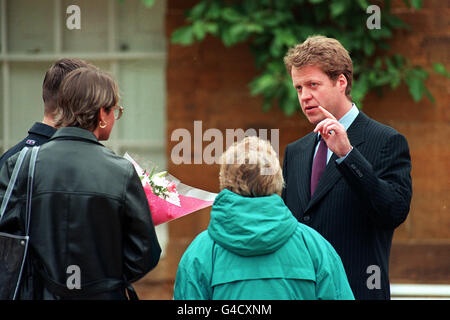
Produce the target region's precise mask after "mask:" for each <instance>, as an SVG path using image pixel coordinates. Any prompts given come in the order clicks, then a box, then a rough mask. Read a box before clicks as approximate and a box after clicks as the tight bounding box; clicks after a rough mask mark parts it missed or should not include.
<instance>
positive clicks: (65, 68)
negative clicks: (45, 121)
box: [42, 58, 92, 115]
mask: <svg viewBox="0 0 450 320" xmlns="http://www.w3.org/2000/svg"><path fill="white" fill-rule="evenodd" d="M88 66H92V65H90V64H88V63H87V62H85V61H83V60H81V59H68V58H64V59H60V60H58V61H56V62H55V63H54V64H53V65H52V66H51V67H50V69H49V70H48V71H47V72H46V74H45V77H44V82H43V83H42V99H43V100H44V105H45V109H44V113H45V114H48V115H50V114H54V113H55V110H56V98H57V95H58V90H59V86H60V85H61V82H62V81H63V79H64V77H65V76H66V75H67V74H69V73H70V72H71V71H73V70H75V69H78V68H85V67H88Z"/></svg>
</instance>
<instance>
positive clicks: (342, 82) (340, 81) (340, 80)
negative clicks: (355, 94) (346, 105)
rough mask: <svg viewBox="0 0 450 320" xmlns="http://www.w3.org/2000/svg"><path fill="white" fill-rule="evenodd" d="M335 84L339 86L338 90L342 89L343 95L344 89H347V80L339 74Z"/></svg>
mask: <svg viewBox="0 0 450 320" xmlns="http://www.w3.org/2000/svg"><path fill="white" fill-rule="evenodd" d="M336 84H337V85H338V86H339V88H341V89H342V91H343V92H344V93H345V89H346V88H347V84H348V82H347V78H346V77H345V76H344V75H343V74H342V73H341V74H340V75H339V77H338V78H337V81H336Z"/></svg>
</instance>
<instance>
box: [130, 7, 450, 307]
mask: <svg viewBox="0 0 450 320" xmlns="http://www.w3.org/2000/svg"><path fill="white" fill-rule="evenodd" d="M193 3H196V1H181V0H170V1H168V10H167V16H166V32H167V36H168V37H169V35H170V34H171V32H172V31H173V30H175V29H176V28H177V27H179V26H181V25H183V24H184V11H185V9H186V8H189V7H191V5H192V4H193ZM392 4H393V8H394V12H395V13H396V14H397V15H398V16H400V17H401V18H402V19H404V20H405V21H406V22H407V23H409V24H410V25H411V26H412V31H410V32H403V31H402V32H399V33H398V34H397V35H396V38H395V39H396V40H395V41H393V42H392V46H393V50H395V51H396V52H401V53H402V54H404V55H405V56H407V57H409V58H410V59H411V60H412V62H413V63H417V64H421V65H422V66H425V67H427V68H428V69H431V63H432V62H435V61H439V62H442V63H444V64H445V65H446V67H447V69H450V63H449V61H450V59H449V58H450V28H449V20H448V19H447V18H446V17H448V16H450V1H448V0H444V1H441V0H427V1H424V4H423V8H422V10H420V11H419V12H416V11H413V10H410V9H407V8H406V7H405V6H404V5H403V2H402V1H400V0H395V1H392ZM255 74H256V70H255V68H254V66H253V59H252V55H251V53H250V52H249V50H248V47H247V45H245V44H242V45H238V46H236V47H233V48H225V47H224V46H223V45H222V44H221V42H220V41H219V40H217V39H215V38H207V40H206V41H204V42H203V43H201V44H195V45H193V46H190V47H182V46H178V45H172V44H169V46H168V63H167V74H166V76H167V90H168V91H167V114H168V116H167V137H168V142H167V143H168V155H167V156H168V159H169V171H170V172H171V173H172V174H173V175H175V176H176V177H178V178H180V179H181V180H183V181H184V182H185V183H187V184H189V185H192V186H196V187H200V188H204V189H206V190H209V191H212V192H218V191H219V185H218V169H219V167H218V165H205V164H203V165H200V164H183V165H174V164H173V163H171V162H170V152H171V150H172V147H173V146H174V145H176V144H177V143H178V142H177V141H170V137H171V134H172V132H173V130H175V129H177V128H186V129H188V130H190V131H191V134H192V136H193V128H194V121H195V120H201V121H202V129H203V132H204V131H205V130H207V129H209V128H217V129H220V130H221V131H222V132H225V129H227V128H229V129H234V128H242V129H244V130H246V129H248V128H254V129H260V128H265V129H271V128H274V129H275V128H277V129H280V140H279V141H280V143H279V150H280V161H282V156H283V152H284V148H285V146H286V145H287V144H288V143H290V142H292V141H294V140H296V139H298V138H299V137H301V136H303V135H305V134H307V133H308V132H310V131H311V130H312V129H313V127H312V125H311V124H309V122H307V121H306V120H305V118H304V117H303V115H301V114H296V115H294V116H292V117H287V116H285V115H284V114H283V113H282V112H281V111H279V110H278V109H273V110H270V111H269V112H267V113H263V112H262V111H261V98H258V97H251V96H250V94H249V91H248V83H249V81H250V80H251V79H252V78H253V77H254V76H255ZM427 84H428V87H429V88H430V91H431V93H432V94H433V95H434V97H435V99H436V104H435V105H432V104H431V103H430V102H429V101H428V100H425V99H423V100H422V101H421V102H420V103H414V102H413V100H412V99H411V98H410V96H409V94H408V89H407V88H406V87H400V88H399V89H398V90H396V91H395V92H386V93H385V94H384V96H383V97H378V96H376V95H369V96H368V97H367V99H366V100H365V101H364V112H365V113H366V114H368V115H369V116H370V117H372V118H374V119H376V120H378V121H380V122H382V123H385V124H387V125H390V126H392V127H393V128H395V129H397V130H398V131H399V132H401V133H402V134H404V135H405V136H406V138H407V139H408V142H409V146H410V150H411V157H412V166H413V169H412V179H413V199H412V203H411V211H410V214H409V217H408V219H407V220H406V222H405V223H404V224H403V225H401V226H400V227H399V228H398V229H397V231H396V232H395V236H394V243H393V248H392V253H391V270H390V277H391V282H419V283H420V282H427V283H429V282H432V283H450V255H449V252H450V218H449V217H450V216H449V207H450V201H449V199H450V195H449V193H450V143H448V141H447V139H450V138H448V137H450V125H449V124H450V106H449V101H450V99H449V98H450V86H449V84H450V83H449V81H448V80H446V79H444V78H443V77H440V76H436V75H434V74H432V73H431V76H430V78H429V79H428V81H427ZM192 143H193V142H192ZM209 143H210V142H205V143H204V144H203V147H205V146H207V145H208V144H209ZM193 157H194V155H192V158H193ZM208 223H209V210H207V209H205V210H201V211H199V212H197V213H194V214H192V215H189V216H187V217H184V218H181V219H178V220H176V221H173V222H171V223H170V225H169V228H170V242H169V246H168V249H167V252H166V257H165V258H163V259H162V260H161V262H160V263H159V265H158V266H157V267H156V269H155V270H154V271H152V272H151V273H150V274H149V275H147V276H146V277H145V278H144V279H142V280H140V281H139V282H138V283H137V284H136V288H137V290H138V293H140V294H141V298H148V299H171V297H172V292H173V291H172V285H173V281H174V278H175V274H176V269H177V265H178V262H179V259H180V258H181V255H182V254H183V252H184V250H185V249H186V248H187V246H188V245H189V243H190V242H191V241H192V240H193V239H194V238H195V236H196V235H197V234H198V233H200V232H201V231H203V230H204V229H206V227H207V226H208Z"/></svg>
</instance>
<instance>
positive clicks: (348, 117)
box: [339, 103, 359, 131]
mask: <svg viewBox="0 0 450 320" xmlns="http://www.w3.org/2000/svg"><path fill="white" fill-rule="evenodd" d="M358 114H359V110H358V107H357V106H356V104H354V103H352V107H351V108H350V110H349V111H347V113H346V114H345V115H344V116H343V117H342V118H341V119H339V123H340V124H342V125H343V126H344V128H345V130H346V131H347V130H348V128H349V127H350V126H351V125H352V123H353V121H355V119H356V117H357V116H358Z"/></svg>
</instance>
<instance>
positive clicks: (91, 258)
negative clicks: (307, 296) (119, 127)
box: [0, 127, 161, 299]
mask: <svg viewBox="0 0 450 320" xmlns="http://www.w3.org/2000/svg"><path fill="white" fill-rule="evenodd" d="M29 154H30V153H29ZM16 160H17V155H15V156H13V157H11V158H10V159H9V160H8V161H7V162H6V164H5V166H3V168H2V169H1V171H0V199H2V198H3V194H4V193H5V190H6V187H7V184H8V182H9V178H10V176H11V173H12V170H13V168H14V164H15V162H16ZM25 160H27V159H25ZM24 163H25V162H24ZM26 172H28V163H26V165H24V166H23V167H22V173H23V175H19V178H18V182H17V184H16V189H15V191H14V192H13V195H12V197H11V200H10V206H11V207H12V206H14V205H15V207H14V209H13V210H7V213H6V214H5V216H4V217H3V220H2V221H1V223H0V232H1V231H3V232H14V233H17V230H18V229H21V230H23V229H24V225H23V217H21V216H23V215H24V212H25V210H24V200H25V194H26V192H25V190H26V184H25V183H24V181H25V176H24V175H26ZM30 249H31V252H30V254H31V255H30V257H31V258H32V260H33V261H34V262H38V264H37V265H38V266H39V267H36V266H35V267H33V268H35V269H39V270H40V271H39V274H40V275H41V274H43V275H42V276H40V277H37V275H36V274H34V275H31V276H32V277H33V278H34V284H33V286H34V287H35V288H34V291H36V288H39V287H40V285H39V283H36V279H38V278H39V279H40V280H42V281H43V282H42V283H41V284H44V287H45V289H44V287H42V289H44V290H45V292H43V293H42V295H39V294H38V293H36V292H35V293H34V298H49V297H50V298H52V295H50V296H49V295H48V292H47V291H46V290H49V291H50V292H51V293H52V294H53V298H57V297H58V296H59V297H61V296H62V297H64V296H66V297H71V296H73V297H81V298H92V297H99V298H106V299H108V298H117V297H119V298H120V297H122V296H123V295H122V294H121V293H120V292H122V293H123V292H124V290H123V288H124V286H123V284H124V283H131V282H134V281H136V280H138V279H139V278H141V277H143V276H144V275H145V274H146V273H148V272H149V271H150V270H151V269H152V268H154V267H155V266H156V264H157V263H158V261H159V257H160V253H161V248H160V246H159V243H158V240H157V237H156V234H155V229H154V225H153V222H152V219H151V213H150V209H149V206H148V202H147V198H146V196H145V192H144V190H143V188H142V185H141V182H140V179H139V177H138V176H137V174H136V172H135V170H134V168H133V166H132V164H131V163H130V162H129V161H127V160H125V159H124V158H122V157H119V156H117V155H116V154H114V152H112V151H111V150H109V149H107V148H105V147H104V146H103V145H102V144H101V143H99V142H98V140H97V139H96V137H95V136H94V135H93V133H91V132H90V131H87V130H84V129H80V128H74V127H68V128H61V129H59V130H57V132H56V133H55V134H54V135H53V137H52V138H51V139H50V141H49V142H48V143H46V144H45V145H43V146H41V149H40V151H39V154H38V159H37V162H36V169H35V178H34V186H33V201H32V213H31V226H30ZM70 266H76V267H78V268H79V271H80V272H79V275H80V276H81V279H80V280H81V289H77V288H75V289H73V288H72V289H69V288H68V287H67V282H68V277H70V276H71V275H74V271H73V270H74V269H72V268H73V267H71V268H69V267H70ZM29 268H31V266H29ZM28 272H29V270H28ZM38 291H39V290H38ZM46 292H47V293H46ZM105 292H106V293H105ZM108 292H111V294H110V295H108ZM118 292H119V294H118ZM99 293H101V294H100V295H99Z"/></svg>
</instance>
